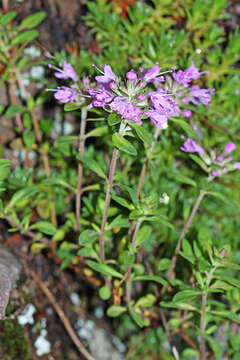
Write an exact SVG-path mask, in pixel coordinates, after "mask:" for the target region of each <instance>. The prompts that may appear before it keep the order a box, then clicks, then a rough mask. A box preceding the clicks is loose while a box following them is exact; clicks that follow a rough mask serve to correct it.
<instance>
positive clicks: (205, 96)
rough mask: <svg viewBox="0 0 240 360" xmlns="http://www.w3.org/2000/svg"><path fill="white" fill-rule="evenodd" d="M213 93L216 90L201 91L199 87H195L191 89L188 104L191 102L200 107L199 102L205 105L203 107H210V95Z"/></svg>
mask: <svg viewBox="0 0 240 360" xmlns="http://www.w3.org/2000/svg"><path fill="white" fill-rule="evenodd" d="M213 92H214V89H200V87H199V86H198V85H193V86H191V87H190V98H188V102H189V101H191V102H192V103H193V104H194V105H198V104H199V102H201V103H203V105H209V104H210V101H211V95H210V94H211V93H213ZM182 101H183V99H182Z"/></svg>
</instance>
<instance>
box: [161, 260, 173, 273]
mask: <svg viewBox="0 0 240 360" xmlns="http://www.w3.org/2000/svg"><path fill="white" fill-rule="evenodd" d="M170 266H171V260H170V259H167V258H164V259H161V260H160V261H159V263H158V270H159V271H165V270H168V269H169V268H170Z"/></svg>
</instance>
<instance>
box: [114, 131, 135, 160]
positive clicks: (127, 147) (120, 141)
mask: <svg viewBox="0 0 240 360" xmlns="http://www.w3.org/2000/svg"><path fill="white" fill-rule="evenodd" d="M112 142H113V145H114V146H116V148H118V149H119V150H120V151H123V152H125V153H127V154H129V155H134V156H136V155H137V150H136V149H135V147H134V146H133V145H132V144H131V143H130V141H128V140H126V139H125V138H124V137H123V136H121V135H120V134H117V133H116V134H113V136H112Z"/></svg>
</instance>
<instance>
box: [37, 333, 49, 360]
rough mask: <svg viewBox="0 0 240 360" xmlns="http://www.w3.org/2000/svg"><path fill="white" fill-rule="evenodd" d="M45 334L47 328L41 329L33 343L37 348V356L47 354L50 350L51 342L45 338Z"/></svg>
mask: <svg viewBox="0 0 240 360" xmlns="http://www.w3.org/2000/svg"><path fill="white" fill-rule="evenodd" d="M46 335H47V330H45V329H42V330H41V333H40V335H39V336H38V338H37V340H36V341H35V343H34V346H35V348H36V349H37V351H36V354H37V355H38V356H42V355H45V354H49V353H50V351H51V343H50V342H49V341H48V340H47V339H45V336H46Z"/></svg>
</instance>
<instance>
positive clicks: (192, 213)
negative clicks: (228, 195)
mask: <svg viewBox="0 0 240 360" xmlns="http://www.w3.org/2000/svg"><path fill="white" fill-rule="evenodd" d="M206 194H207V192H206V191H205V190H202V189H201V190H200V192H199V195H198V198H197V200H196V202H195V204H194V207H193V209H192V212H191V214H190V216H189V218H188V219H187V221H186V223H185V225H184V227H183V229H182V232H181V234H180V236H179V238H178V241H177V246H176V248H175V251H174V254H173V258H172V261H171V265H170V269H169V271H168V274H167V279H170V278H173V276H174V269H175V265H176V262H177V257H178V254H179V251H180V249H181V246H182V240H183V238H184V237H185V235H186V233H187V231H188V229H189V226H190V225H191V222H192V220H193V218H194V216H195V215H196V213H197V211H198V208H199V206H200V204H201V201H202V199H203V197H204V195H206ZM166 289H167V287H166V286H164V287H163V288H162V291H161V295H164V294H165V292H166Z"/></svg>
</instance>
